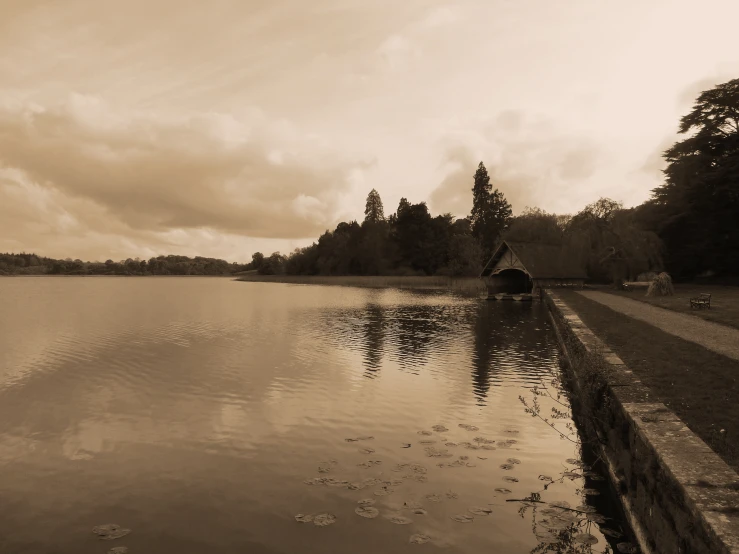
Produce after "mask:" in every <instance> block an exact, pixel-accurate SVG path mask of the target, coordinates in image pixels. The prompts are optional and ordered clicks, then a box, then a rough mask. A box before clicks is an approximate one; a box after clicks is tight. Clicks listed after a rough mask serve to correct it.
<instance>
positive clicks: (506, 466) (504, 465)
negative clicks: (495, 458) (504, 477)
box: [500, 464, 513, 470]
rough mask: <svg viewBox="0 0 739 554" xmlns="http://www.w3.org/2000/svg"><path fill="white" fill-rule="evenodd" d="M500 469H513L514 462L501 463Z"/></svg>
mask: <svg viewBox="0 0 739 554" xmlns="http://www.w3.org/2000/svg"><path fill="white" fill-rule="evenodd" d="M500 469H505V470H510V469H513V464H501V465H500Z"/></svg>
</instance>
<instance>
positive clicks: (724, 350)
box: [577, 291, 739, 360]
mask: <svg viewBox="0 0 739 554" xmlns="http://www.w3.org/2000/svg"><path fill="white" fill-rule="evenodd" d="M577 293H578V294H582V295H583V296H584V297H586V298H589V299H590V300H594V301H595V302H598V303H599V304H603V305H604V306H607V307H609V308H611V309H612V310H614V311H616V312H620V313H622V314H624V315H627V316H629V317H633V318H634V319H639V320H641V321H644V322H645V323H649V324H650V325H654V326H655V327H658V328H659V329H662V330H663V331H665V332H666V333H670V334H671V335H675V336H677V337H680V338H681V339H684V340H687V341H690V342H694V343H695V344H699V345H701V346H703V347H705V348H708V349H709V350H713V351H714V352H716V353H718V354H723V355H724V356H726V357H728V358H732V359H734V360H739V329H734V328H732V327H727V326H726V325H720V324H718V323H713V322H711V321H706V320H705V319H701V318H699V317H694V316H691V315H686V314H681V313H678V312H672V311H670V310H666V309H665V308H658V307H656V306H650V305H649V304H646V303H645V302H639V301H638V300H631V299H630V298H624V297H623V296H616V295H614V294H608V293H607V292H598V291H577Z"/></svg>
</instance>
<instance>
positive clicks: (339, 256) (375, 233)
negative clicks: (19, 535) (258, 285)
mask: <svg viewBox="0 0 739 554" xmlns="http://www.w3.org/2000/svg"><path fill="white" fill-rule="evenodd" d="M679 132H680V133H681V134H683V135H685V138H684V139H682V140H680V141H678V142H676V143H675V144H674V145H673V146H672V147H670V148H669V149H668V150H667V151H665V152H664V154H663V156H664V158H665V160H666V161H667V168H666V169H665V171H664V174H665V181H664V183H663V184H662V185H660V186H658V187H657V188H655V189H654V190H653V191H652V196H651V198H650V199H649V200H647V201H646V202H644V203H643V204H641V205H639V206H636V207H634V208H624V207H623V205H622V204H621V203H620V202H616V201H614V200H611V199H609V198H601V199H600V200H598V201H597V202H594V203H592V204H590V205H588V206H586V207H585V208H583V209H582V210H581V211H580V212H578V213H576V214H574V215H569V214H566V215H559V214H552V213H547V212H545V211H542V210H540V209H538V208H529V207H526V208H525V209H524V210H523V211H522V213H521V215H519V216H516V217H513V216H512V209H511V206H510V204H509V203H508V201H507V200H506V198H505V196H504V194H503V193H502V192H501V191H499V190H498V189H496V188H494V186H493V184H491V182H490V177H489V175H488V172H487V169H486V168H485V165H484V164H483V163H482V162H480V164H479V166H478V168H477V171H476V172H475V174H474V177H473V178H472V179H471V183H470V184H471V185H472V187H471V188H472V211H471V213H470V215H469V216H467V217H465V218H462V219H455V218H454V217H453V216H452V215H451V214H441V215H436V216H434V215H432V214H431V213H430V212H429V209H428V207H427V206H426V203H425V202H419V203H416V204H414V203H412V202H410V201H409V200H407V199H406V198H402V199H401V200H400V203H399V205H398V207H397V208H396V209H395V211H394V212H393V213H391V214H389V215H387V216H386V215H385V211H384V206H383V204H382V199H381V198H380V195H379V193H378V192H377V191H376V190H374V189H373V190H372V191H371V192H370V193H369V195H368V196H367V201H366V205H365V210H364V220H363V221H362V222H361V223H359V222H358V221H350V222H342V223H339V224H338V225H337V226H336V228H335V229H334V230H333V231H330V230H327V231H326V232H325V233H324V234H323V235H321V236H320V237H319V238H318V240H317V241H316V242H314V243H313V244H311V245H310V246H307V247H305V248H299V249H297V250H295V251H294V252H292V253H290V254H289V255H283V254H281V253H279V252H276V253H273V254H271V255H269V256H265V255H263V254H262V253H260V252H257V253H255V254H253V255H252V261H251V262H250V263H248V264H237V263H229V262H226V261H224V260H219V259H213V258H203V257H195V258H189V257H187V256H158V257H156V258H151V259H149V260H139V259H138V258H137V259H128V260H122V261H117V262H116V261H113V260H107V261H106V262H96V263H90V262H83V261H81V260H71V259H66V260H55V259H51V258H44V257H40V256H37V255H34V254H27V253H21V254H0V275H3V274H5V275H18V274H21V275H23V274H64V275H85V274H90V275H233V274H238V273H243V272H245V271H249V272H252V273H253V272H256V273H258V274H261V275H280V274H288V275H414V276H415V275H442V276H476V275H479V272H480V270H481V268H482V265H483V264H484V262H485V261H486V260H487V259H488V258H489V256H490V255H491V253H492V251H493V249H494V248H495V247H496V245H497V244H498V243H499V242H500V240H502V239H509V240H515V241H537V242H547V243H552V244H558V245H561V246H562V251H563V252H564V253H566V255H569V256H575V257H577V258H578V259H579V260H580V262H581V263H582V264H583V266H584V267H585V268H586V269H587V271H588V275H589V277H590V279H591V280H592V281H596V282H614V281H620V280H628V279H634V278H635V277H636V276H637V275H639V274H640V273H643V272H647V271H667V272H669V273H670V274H672V276H673V278H675V279H677V280H689V279H694V278H696V277H701V276H716V277H718V278H720V279H722V280H724V281H726V282H728V283H732V282H733V283H736V282H737V277H739V79H734V80H732V81H729V82H727V83H724V84H721V85H718V86H716V87H714V88H713V89H711V90H708V91H705V92H703V93H701V94H700V95H699V96H698V98H697V100H696V102H695V105H694V106H693V109H692V110H691V112H690V113H689V114H687V115H686V116H684V117H683V118H682V119H681V121H680V126H679Z"/></svg>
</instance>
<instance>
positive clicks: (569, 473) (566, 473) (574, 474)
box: [562, 471, 582, 481]
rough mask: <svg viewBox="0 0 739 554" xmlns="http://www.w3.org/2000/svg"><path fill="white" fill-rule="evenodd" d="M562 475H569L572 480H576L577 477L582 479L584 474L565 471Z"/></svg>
mask: <svg viewBox="0 0 739 554" xmlns="http://www.w3.org/2000/svg"><path fill="white" fill-rule="evenodd" d="M562 477H567V478H568V479H569V480H570V481H574V480H575V479H580V478H581V477H582V475H580V474H579V473H575V472H574V471H565V472H564V473H563V474H562Z"/></svg>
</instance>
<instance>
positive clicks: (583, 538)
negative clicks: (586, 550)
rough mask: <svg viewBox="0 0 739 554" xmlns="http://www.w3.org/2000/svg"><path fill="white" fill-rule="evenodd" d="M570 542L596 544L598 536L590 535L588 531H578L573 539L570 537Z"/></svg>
mask: <svg viewBox="0 0 739 554" xmlns="http://www.w3.org/2000/svg"><path fill="white" fill-rule="evenodd" d="M572 542H576V543H578V544H585V545H588V546H592V545H594V544H598V537H596V536H595V535H591V534H590V533H580V534H579V535H576V536H575V538H574V539H572Z"/></svg>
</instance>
